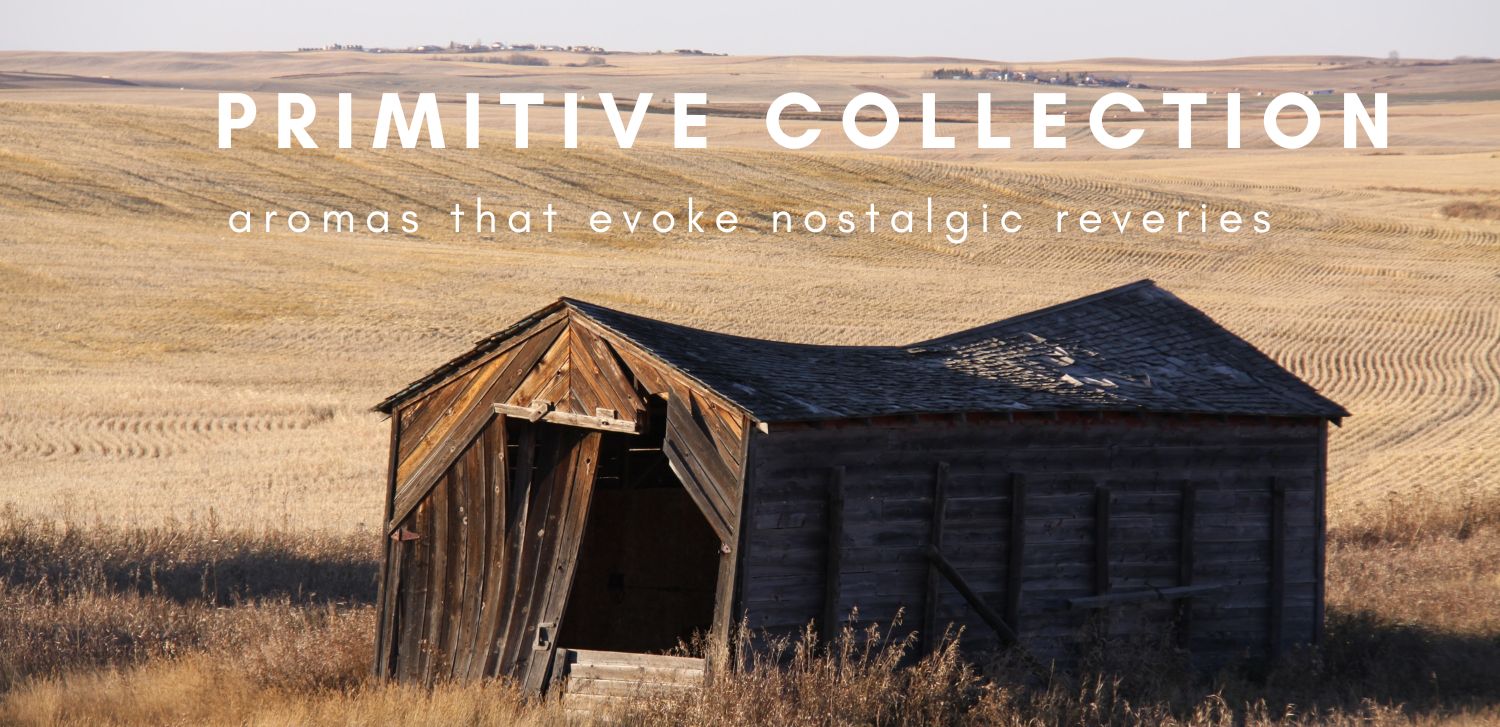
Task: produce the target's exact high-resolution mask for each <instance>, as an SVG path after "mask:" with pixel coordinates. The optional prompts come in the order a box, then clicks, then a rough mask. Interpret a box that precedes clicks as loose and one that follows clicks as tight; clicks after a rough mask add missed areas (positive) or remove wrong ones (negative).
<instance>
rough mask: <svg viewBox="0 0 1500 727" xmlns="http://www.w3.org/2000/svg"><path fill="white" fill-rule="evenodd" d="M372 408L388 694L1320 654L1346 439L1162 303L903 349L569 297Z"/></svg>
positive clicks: (1249, 358) (1304, 391)
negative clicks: (1086, 658) (1149, 648)
mask: <svg viewBox="0 0 1500 727" xmlns="http://www.w3.org/2000/svg"><path fill="white" fill-rule="evenodd" d="M376 408H377V410H378V411H381V412H384V413H386V414H389V415H390V421H391V445H390V477H389V482H388V492H387V496H386V501H385V521H384V532H385V534H386V535H387V536H388V538H387V540H386V546H385V565H384V569H383V572H382V578H381V587H380V594H379V597H378V598H379V625H378V634H377V644H376V662H377V663H376V669H377V671H378V673H380V674H383V675H387V676H390V677H394V678H398V679H403V680H414V681H419V682H433V681H436V680H443V679H474V678H479V677H487V676H509V677H513V678H515V679H517V680H518V681H519V682H520V683H522V684H523V685H524V686H525V687H526V688H528V689H530V690H546V689H551V688H553V687H554V685H558V684H562V685H566V686H564V687H563V688H564V689H566V690H568V691H569V692H575V691H576V692H578V693H580V694H587V693H589V691H588V690H589V689H596V690H599V691H598V693H600V694H606V693H609V691H608V689H606V688H605V687H607V686H608V685H609V684H610V683H611V680H616V679H621V678H622V677H621V676H620V675H623V674H628V673H634V674H642V673H660V674H677V675H682V674H695V673H700V672H701V670H702V669H703V668H704V665H703V663H702V662H701V661H699V660H693V659H686V658H683V657H667V656H662V654H663V653H664V652H666V651H667V650H669V649H670V648H671V647H673V646H674V645H676V644H677V643H678V642H679V640H685V639H688V638H689V637H691V636H692V635H693V634H694V633H704V634H708V635H711V636H717V637H726V636H727V635H728V634H729V632H730V630H731V626H732V625H733V624H735V623H736V622H739V621H740V620H742V619H743V620H744V621H745V622H747V623H748V625H749V626H750V628H751V629H752V630H754V631H756V632H758V633H767V632H769V633H782V632H792V631H795V630H798V629H801V628H804V627H806V626H807V625H808V624H809V623H815V624H817V628H819V629H821V630H823V631H825V632H827V631H829V630H831V629H834V628H837V626H838V625H839V624H840V622H841V621H843V620H844V619H845V618H846V617H847V616H848V614H849V613H850V612H851V610H852V609H858V612H859V615H860V618H861V620H862V621H867V622H868V621H877V622H889V621H891V620H892V619H893V618H895V617H896V616H897V613H898V611H899V612H901V613H903V614H904V618H903V620H902V625H901V627H900V628H904V629H905V628H909V629H916V630H917V631H918V634H919V638H921V639H922V640H923V641H924V642H925V643H927V644H929V645H930V644H931V643H932V642H933V640H934V638H933V635H934V634H940V633H941V632H942V631H943V630H944V628H945V627H947V626H948V625H949V624H953V625H957V626H962V627H963V628H964V646H965V648H969V649H973V650H975V651H976V653H977V652H982V651H983V650H985V649H989V648H993V647H996V646H1000V645H1006V644H1019V645H1021V646H1022V647H1024V648H1025V649H1026V650H1027V651H1028V652H1029V653H1031V654H1032V655H1033V656H1035V657H1037V658H1039V659H1043V660H1055V661H1058V662H1061V663H1067V662H1068V661H1069V660H1070V659H1074V658H1076V656H1077V655H1078V652H1079V649H1080V648H1081V643H1082V642H1083V641H1084V637H1083V636H1082V634H1084V633H1085V632H1091V633H1093V634H1094V638H1097V636H1098V631H1099V629H1103V630H1104V631H1105V632H1106V634H1107V635H1108V636H1111V637H1117V638H1128V637H1131V636H1135V635H1148V634H1166V635H1168V636H1169V637H1174V638H1176V639H1178V640H1179V641H1180V643H1181V644H1182V645H1184V646H1185V647H1187V648H1188V649H1190V651H1191V652H1192V653H1193V654H1194V657H1195V658H1196V659H1200V660H1203V661H1204V662H1205V663H1215V662H1222V661H1223V660H1226V659H1230V658H1236V657H1243V656H1248V657H1250V658H1264V657H1266V656H1270V655H1274V654H1276V653H1277V652H1279V651H1280V650H1282V649H1284V648H1286V647H1288V646H1290V645H1292V644H1295V643H1302V642H1316V641H1318V640H1319V638H1320V636H1321V632H1322V625H1323V591H1324V588H1323V577H1324V538H1325V527H1324V491H1325V475H1326V449H1327V446H1326V445H1327V431H1328V430H1327V425H1328V423H1330V422H1332V423H1334V424H1338V423H1339V422H1340V421H1341V419H1342V418H1343V417H1345V416H1347V412H1346V411H1345V410H1344V409H1343V408H1342V407H1340V406H1339V405H1337V404H1335V403H1333V402H1332V401H1330V400H1328V399H1326V398H1324V397H1322V396H1320V395H1319V394H1318V393H1317V392H1316V391H1315V390H1314V389H1313V388H1312V387H1311V386H1309V385H1308V384H1306V383H1304V382H1302V381H1300V380H1299V379H1297V378H1296V377H1295V376H1293V375H1292V374H1291V373H1289V372H1287V371H1286V370H1285V369H1283V368H1281V367H1280V366H1278V365H1277V364H1276V363H1275V362H1273V361H1272V360H1271V359H1270V358H1269V357H1267V356H1266V355H1264V354H1262V353H1261V352H1259V351H1258V350H1256V349H1255V348H1254V347H1253V346H1251V345H1250V344H1248V343H1246V342H1245V341H1243V340H1241V339H1240V338H1238V337H1236V336H1235V335H1233V334H1232V333H1230V332H1229V331H1227V330H1225V329H1224V328H1223V327H1221V326H1219V325H1218V324H1216V323H1215V322H1214V321H1213V320H1211V319H1210V318H1209V317H1208V316H1207V315H1205V314H1204V313H1202V312H1201V311H1199V310H1197V309H1196V308H1193V307H1192V306H1190V305H1188V304H1187V303H1185V302H1183V301H1182V300H1180V299H1179V298H1177V297H1176V296H1174V295H1172V294H1171V293H1169V292H1167V291H1166V290H1163V289H1162V288H1160V287H1158V286H1156V285H1155V284H1153V283H1152V282H1151V281H1149V280H1146V281H1140V282H1137V283H1133V284H1130V285H1126V286H1123V287H1119V288H1115V289H1112V290H1107V291H1104V292H1101V293H1097V294H1094V295H1090V296H1087V297H1084V298H1080V299H1077V300H1073V301H1070V302H1066V303H1062V304H1060V305H1056V306H1053V307H1050V308H1045V309H1042V310H1038V311H1035V312H1032V313H1028V314H1025V315H1021V316H1017V317H1014V318H1009V319H1005V320H1002V321H998V322H996V323H991V324H988V325H984V326H980V327H978V328H972V329H969V330H964V331H959V332H957V333H952V334H949V335H945V336H942V337H940V338H934V339H931V340H927V341H922V342H920V343H913V344H910V345H905V346H820V345H808V344H799V343H785V342H776V341H767V340H758V339H753V338H745V337H740V336H733V335H727V334H723V333H714V332H709V331H703V330H698V329H694V328H689V327H686V326H682V325H675V324H672V323H666V322H662V321H658V320H652V319H648V318H643V317H640V316H636V315H631V314H628V313H623V312H620V311H616V310H611V309H609V308H605V307H603V306H599V305H593V304H590V303H586V302H582V301H577V300H570V299H562V300H559V301H557V302H556V303H553V304H552V305H549V306H547V307H546V308H544V309H542V310H540V311H537V312H536V313H534V314H532V315H530V316H528V317H527V318H525V319H524V320H521V321H519V322H517V323H516V324H514V325H512V326H510V327H509V328H506V329H505V330H503V331H500V332H499V333H496V334H494V335H492V336H489V337H487V338H484V339H482V340H480V341H479V342H478V343H477V345H476V346H475V347H474V348H473V350H471V351H469V352H467V353H465V354H463V355H462V356H459V357H458V358H456V359H454V360H452V361H449V362H448V363H446V364H444V365H443V366H441V367H439V368H438V369H437V370H435V371H433V372H432V373H430V374H428V375H427V376H425V377H423V378H422V379H420V380H418V381H417V382H415V383H413V384H411V385H410V386H408V387H406V388H405V389H403V390H401V391H400V392H398V393H396V394H395V395H393V396H391V397H390V398H388V399H386V400H385V401H383V402H381V403H380V404H379V405H377V407H376ZM707 668H708V669H716V668H730V666H729V665H727V662H726V663H725V664H724V665H722V666H721V665H720V664H718V663H716V662H715V656H714V655H713V654H710V655H709V663H708V664H707Z"/></svg>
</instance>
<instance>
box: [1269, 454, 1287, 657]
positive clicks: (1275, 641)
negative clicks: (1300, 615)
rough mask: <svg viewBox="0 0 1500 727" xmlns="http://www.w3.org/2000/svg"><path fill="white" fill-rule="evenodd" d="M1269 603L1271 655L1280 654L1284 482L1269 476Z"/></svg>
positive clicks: (1283, 599) (1283, 547) (1282, 601)
mask: <svg viewBox="0 0 1500 727" xmlns="http://www.w3.org/2000/svg"><path fill="white" fill-rule="evenodd" d="M1269 590H1270V598H1271V602H1270V604H1269V608H1268V609H1267V618H1268V620H1269V622H1270V623H1269V626H1268V631H1269V632H1270V633H1269V636H1270V641H1271V657H1272V658H1275V657H1277V656H1280V655H1281V642H1282V627H1283V619H1284V617H1285V613H1284V612H1285V607H1286V483H1285V482H1282V481H1281V480H1279V479H1277V478H1276V477H1274V476H1273V477H1271V583H1270V589H1269Z"/></svg>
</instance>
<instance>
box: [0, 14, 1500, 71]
mask: <svg viewBox="0 0 1500 727" xmlns="http://www.w3.org/2000/svg"><path fill="white" fill-rule="evenodd" d="M0 15H3V17H0V49H11V50H14V49H40V50H157V49H161V50H285V49H292V48H296V47H298V46H314V45H324V44H327V43H332V42H344V43H363V44H365V45H367V46H377V45H385V46H406V45H412V44H419V43H445V42H447V41H449V40H460V41H466V42H467V41H473V40H475V39H480V38H482V39H484V40H485V41H492V40H504V41H509V42H536V43H559V44H588V45H601V46H604V47H606V48H612V49H620V50H648V51H649V50H657V49H675V48H701V49H703V50H708V51H717V52H727V53H736V54H759V53H765V54H786V53H817V54H881V55H951V56H964V57H975V58H995V59H1003V60H1047V59H1061V58H1085V57H1099V56H1146V57H1157V58H1223V57H1229V56H1238V55H1268V54H1301V53H1316V54H1325V53H1326V54H1354V55H1368V56H1381V57H1383V56H1385V55H1386V54H1387V53H1389V52H1390V51H1392V50H1396V51H1399V52H1400V53H1401V55H1402V56H1405V57H1436V58H1447V57H1451V56H1456V55H1486V56H1500V0H1422V1H1421V2H1413V1H1405V2H1398V1H1396V0H1365V1H1363V2H1357V1H1355V0H1338V1H1336V2H1320V1H1319V0H1263V1H1260V2H1257V1H1256V0H1244V1H1242V2H1236V3H1227V2H1214V1H1213V0H1200V1H1199V2H1183V1H1180V0H1148V1H1146V2H1137V3H1126V2H1096V1H1095V0H1075V1H1074V2H1066V3H1061V2H1047V1H1046V0H1033V1H1031V2H1010V1H1006V0H988V1H979V2H971V1H969V0H949V1H947V2H942V1H939V2H930V1H927V2H924V1H920V0H918V1H915V2H913V1H912V0H904V1H902V2H896V1H895V0H869V1H867V2H858V3H857V2H844V3H823V4H819V3H812V2H807V1H806V0H755V1H753V2H743V3H733V4H729V3H723V4H715V3H710V2H705V1H703V0H696V1H694V2H685V1H682V0H642V1H640V2H630V1H629V0H615V1H612V2H597V1H590V2H577V3H568V2H552V1H549V0H525V1H522V2H495V1H494V0H490V1H488V2H458V1H454V0H423V1H422V2H411V1H410V0H367V1H366V2H360V3H318V2H309V1H308V0H259V1H257V2H243V3H214V2H205V1H204V0H135V1H134V2H120V0H74V1H70V0H44V1H42V2H37V1H35V0H30V1H27V0H5V7H4V10H3V13H0Z"/></svg>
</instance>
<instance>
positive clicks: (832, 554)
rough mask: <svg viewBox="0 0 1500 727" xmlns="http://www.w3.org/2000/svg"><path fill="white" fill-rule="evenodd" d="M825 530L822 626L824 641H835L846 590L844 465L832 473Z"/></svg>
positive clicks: (830, 472) (831, 471) (820, 623)
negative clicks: (841, 604) (844, 586)
mask: <svg viewBox="0 0 1500 727" xmlns="http://www.w3.org/2000/svg"><path fill="white" fill-rule="evenodd" d="M826 505H827V506H826V507H825V509H824V529H825V531H826V532H827V534H828V549H827V558H826V559H825V560H824V564H823V618H822V619H820V621H819V623H818V625H819V627H820V629H819V630H820V632H821V634H822V637H823V642H824V643H827V644H831V643H833V641H834V639H835V638H836V637H837V636H838V633H839V622H840V621H841V620H842V619H841V618H840V617H841V615H842V614H840V612H839V596H840V594H841V593H842V591H843V568H844V468H843V467H834V468H833V469H832V470H830V471H829V473H828V493H827V503H826Z"/></svg>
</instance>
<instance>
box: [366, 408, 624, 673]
mask: <svg viewBox="0 0 1500 727" xmlns="http://www.w3.org/2000/svg"><path fill="white" fill-rule="evenodd" d="M507 430H510V435H511V437H510V439H511V440H512V441H515V442H516V443H517V444H516V445H515V446H512V447H507V446H506V444H505V442H506V440H507ZM601 436H602V435H601V434H600V433H599V432H596V431H589V430H583V429H575V428H571V427H563V426H558V425H553V424H546V423H540V424H532V423H528V422H515V421H513V420H512V421H509V422H508V421H507V420H506V419H505V418H503V417H494V418H492V419H491V420H490V421H489V422H488V423H487V424H486V426H485V427H484V428H483V431H482V432H481V433H480V435H479V436H478V437H476V438H475V439H474V440H473V441H472V442H471V443H470V444H469V446H467V447H466V448H465V449H464V450H463V452H462V453H461V454H460V455H459V457H458V458H457V459H456V460H455V461H454V462H453V464H452V465H451V466H450V467H449V468H448V469H447V470H446V471H444V473H443V474H442V476H441V477H440V478H439V479H438V482H437V484H436V485H435V486H434V487H433V488H432V489H431V490H429V491H428V493H427V494H426V495H425V496H424V497H423V498H422V499H421V500H419V501H418V502H417V504H416V506H415V507H414V508H413V509H412V510H411V512H410V513H408V514H407V515H406V517H405V518H403V519H402V521H401V523H400V525H399V526H398V528H397V529H396V531H395V533H394V534H393V537H392V539H391V540H390V541H389V545H388V548H389V550H388V561H387V564H386V568H387V572H386V584H385V589H384V596H385V598H386V599H387V600H386V601H385V602H384V603H382V611H383V613H382V622H381V623H382V630H383V633H382V638H381V639H380V643H379V644H378V645H377V649H378V650H379V653H378V654H377V659H378V666H379V667H380V669H381V672H382V673H384V674H389V675H393V676H396V677H398V678H401V679H406V680H414V681H421V682H426V683H432V682H434V681H438V680H446V679H474V678H479V677H485V676H502V675H503V676H514V677H517V678H518V679H520V680H521V681H522V682H523V683H524V684H526V685H527V686H531V687H539V686H540V685H541V682H542V679H543V678H545V676H546V667H547V665H548V664H549V663H550V659H551V654H552V651H553V650H554V649H555V648H556V644H555V639H556V634H557V628H556V624H557V623H558V622H559V621H560V620H561V617H562V611H563V607H564V605H565V600H564V599H565V598H566V596H567V591H568V588H569V586H570V585H571V584H572V573H573V568H574V566H575V565H576V562H577V554H578V544H579V541H580V539H581V537H582V533H583V528H584V524H585V518H586V516H587V514H588V505H589V498H590V497H591V495H592V493H593V486H594V468H595V466H596V465H597V461H598V452H599V439H600V437H601ZM523 457H524V458H527V459H534V462H535V468H534V470H532V469H531V468H530V467H527V466H526V464H524V463H521V464H520V465H519V466H517V467H515V468H514V469H512V467H511V465H512V464H513V463H511V462H509V461H508V459H510V458H523ZM527 471H531V472H534V474H516V473H518V472H523V473H524V472H527ZM512 475H515V476H512ZM544 624H550V626H548V627H547V634H546V635H547V636H548V637H549V638H548V639H547V640H545V641H539V640H538V634H537V631H538V628H539V627H542V626H543V625H544Z"/></svg>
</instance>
